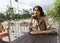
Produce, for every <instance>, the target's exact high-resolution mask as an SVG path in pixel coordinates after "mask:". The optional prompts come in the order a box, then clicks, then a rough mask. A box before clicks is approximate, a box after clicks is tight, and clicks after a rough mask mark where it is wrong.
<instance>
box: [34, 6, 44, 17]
mask: <svg viewBox="0 0 60 43" xmlns="http://www.w3.org/2000/svg"><path fill="white" fill-rule="evenodd" d="M35 8H38V9H39V11H40V16H42V17H43V16H45V15H44V12H43V9H42V7H40V6H35V7H34V8H33V11H34V10H35Z"/></svg>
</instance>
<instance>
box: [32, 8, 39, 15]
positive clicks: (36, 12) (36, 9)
mask: <svg viewBox="0 0 60 43" xmlns="http://www.w3.org/2000/svg"><path fill="white" fill-rule="evenodd" d="M33 12H34V15H36V16H39V15H40V11H39V9H38V8H35V9H34V11H33Z"/></svg>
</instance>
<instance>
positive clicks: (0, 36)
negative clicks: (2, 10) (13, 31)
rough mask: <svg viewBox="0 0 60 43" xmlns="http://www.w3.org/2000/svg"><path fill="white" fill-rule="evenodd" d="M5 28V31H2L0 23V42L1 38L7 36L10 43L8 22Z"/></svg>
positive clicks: (0, 23) (2, 27)
mask: <svg viewBox="0 0 60 43" xmlns="http://www.w3.org/2000/svg"><path fill="white" fill-rule="evenodd" d="M6 26H7V27H6ZM6 26H5V29H4V23H3V24H2V22H0V41H2V38H3V37H6V36H8V39H9V43H10V42H11V40H10V34H9V28H10V22H8V23H7V24H6Z"/></svg>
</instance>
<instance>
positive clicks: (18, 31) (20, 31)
mask: <svg viewBox="0 0 60 43" xmlns="http://www.w3.org/2000/svg"><path fill="white" fill-rule="evenodd" d="M26 32H29V24H25V23H24V24H21V23H18V22H15V23H12V24H11V26H10V33H11V35H13V36H14V37H15V38H17V37H20V36H22V35H24V33H26Z"/></svg>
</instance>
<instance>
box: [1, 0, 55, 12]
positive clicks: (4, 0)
mask: <svg viewBox="0 0 60 43" xmlns="http://www.w3.org/2000/svg"><path fill="white" fill-rule="evenodd" d="M53 1H54V0H18V2H16V1H15V0H11V3H12V7H14V8H16V9H19V10H21V9H26V10H29V9H30V8H31V9H32V8H33V7H34V6H36V5H39V6H41V7H42V8H43V10H46V9H48V8H50V7H51V6H52V4H53ZM9 6H10V0H0V12H4V11H6V9H7V8H8V7H9Z"/></svg>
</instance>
